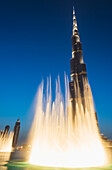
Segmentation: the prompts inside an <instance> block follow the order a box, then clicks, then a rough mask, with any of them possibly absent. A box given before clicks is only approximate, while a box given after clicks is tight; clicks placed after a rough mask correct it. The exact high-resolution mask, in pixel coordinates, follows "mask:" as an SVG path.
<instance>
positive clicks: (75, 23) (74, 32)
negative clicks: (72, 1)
mask: <svg viewBox="0 0 112 170" xmlns="http://www.w3.org/2000/svg"><path fill="white" fill-rule="evenodd" d="M77 33H78V27H77V21H76V16H75V9H74V6H73V35H75V34H77Z"/></svg>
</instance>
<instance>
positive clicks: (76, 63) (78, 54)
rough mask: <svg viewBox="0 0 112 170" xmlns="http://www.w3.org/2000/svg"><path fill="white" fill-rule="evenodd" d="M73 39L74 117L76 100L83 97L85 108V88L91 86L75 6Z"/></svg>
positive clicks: (70, 86)
mask: <svg viewBox="0 0 112 170" xmlns="http://www.w3.org/2000/svg"><path fill="white" fill-rule="evenodd" d="M71 40H72V58H71V60H70V65H71V82H70V83H69V90H70V100H71V103H72V108H73V118H74V117H75V109H76V100H77V98H78V97H81V100H82V104H83V107H84V109H85V106H84V105H85V101H84V89H85V88H89V86H88V78H87V71H86V64H85V63H84V61H83V52H82V45H81V42H80V37H79V33H78V27H77V21H76V16H75V10H74V8H73V35H72V37H71ZM77 86H78V87H79V89H77V88H76V87H77ZM78 90H79V91H80V96H79V94H78ZM95 115H96V120H97V114H96V112H95ZM97 123H98V121H97Z"/></svg>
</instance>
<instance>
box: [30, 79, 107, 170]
mask: <svg viewBox="0 0 112 170" xmlns="http://www.w3.org/2000/svg"><path fill="white" fill-rule="evenodd" d="M68 82H69V81H68V78H67V77H65V103H64V100H63V97H62V93H61V87H60V80H59V78H58V80H57V81H56V96H55V101H54V102H52V97H51V80H49V81H48V82H47V99H46V105H45V104H44V105H43V82H42V83H41V85H40V87H39V89H38V92H37V102H36V108H35V117H34V121H33V124H32V130H31V133H32V150H31V155H30V159H29V162H30V163H31V164H34V165H42V166H49V167H68V168H70V167H71V168H73V167H96V166H103V165H105V163H106V153H105V150H104V147H103V144H102V142H101V139H100V133H99V129H98V125H97V121H96V117H95V109H94V104H93V98H92V94H91V89H90V86H89V84H88V82H85V80H83V83H84V98H83V101H84V105H85V107H83V101H82V98H81V95H80V87H79V84H78V81H76V82H75V83H74V86H75V87H74V88H75V93H77V99H76V106H75V117H74V119H73V107H72V104H71V101H70V100H69V87H68Z"/></svg>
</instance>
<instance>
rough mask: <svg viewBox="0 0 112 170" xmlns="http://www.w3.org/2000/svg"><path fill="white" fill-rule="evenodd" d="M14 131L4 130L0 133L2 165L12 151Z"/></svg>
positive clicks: (0, 158)
mask: <svg viewBox="0 0 112 170" xmlns="http://www.w3.org/2000/svg"><path fill="white" fill-rule="evenodd" d="M12 140H13V132H10V133H9V132H7V131H3V132H2V133H1V135H0V165H1V164H2V162H3V164H4V161H8V160H9V158H10V154H11V151H12Z"/></svg>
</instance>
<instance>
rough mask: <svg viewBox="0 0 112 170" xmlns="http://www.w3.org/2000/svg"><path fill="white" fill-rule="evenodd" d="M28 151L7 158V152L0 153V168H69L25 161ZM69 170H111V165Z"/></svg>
mask: <svg viewBox="0 0 112 170" xmlns="http://www.w3.org/2000/svg"><path fill="white" fill-rule="evenodd" d="M28 155H29V153H28V152H22V151H21V152H14V153H12V154H11V157H10V158H9V153H0V170H70V169H69V168H52V167H50V168H49V167H40V166H34V165H31V164H29V163H27V160H25V159H26V157H27V159H28ZM71 170H112V166H111V167H101V168H76V169H74V168H72V169H71Z"/></svg>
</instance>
